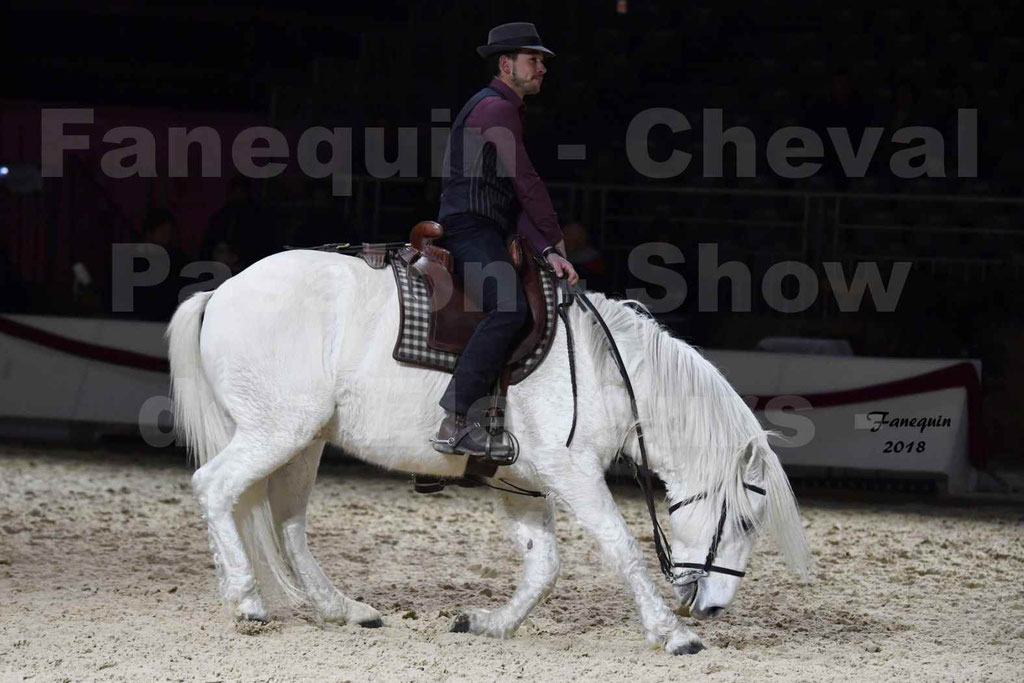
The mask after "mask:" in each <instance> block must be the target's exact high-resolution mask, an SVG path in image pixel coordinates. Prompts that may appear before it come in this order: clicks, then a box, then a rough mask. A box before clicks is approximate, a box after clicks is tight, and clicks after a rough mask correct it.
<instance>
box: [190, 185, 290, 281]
mask: <svg viewBox="0 0 1024 683" xmlns="http://www.w3.org/2000/svg"><path fill="white" fill-rule="evenodd" d="M218 245H222V247H221V250H222V251H223V247H227V248H228V250H229V251H231V252H233V253H234V254H235V255H237V256H238V261H239V263H238V265H239V267H238V270H241V269H242V268H244V267H246V266H248V265H250V264H252V263H255V262H256V261H259V260H260V259H261V258H263V257H264V256H268V255H270V254H272V253H274V252H275V251H278V250H279V248H280V246H281V244H280V240H279V239H278V238H277V235H276V234H275V231H274V230H273V228H272V226H271V224H270V222H269V221H268V220H267V219H266V215H265V212H264V211H263V210H262V209H261V207H259V206H258V205H257V203H256V197H255V193H254V190H253V186H252V181H251V180H250V179H248V178H245V177H243V176H236V177H235V178H232V180H231V183H230V184H229V186H228V196H227V200H226V201H225V203H224V206H223V207H222V208H221V209H220V210H219V211H218V212H217V213H215V214H214V215H213V218H211V219H210V225H209V226H208V227H207V229H206V235H205V236H204V239H203V257H204V258H206V259H209V260H214V261H217V260H220V259H218V258H216V256H215V255H214V252H215V250H216V249H217V248H218Z"/></svg>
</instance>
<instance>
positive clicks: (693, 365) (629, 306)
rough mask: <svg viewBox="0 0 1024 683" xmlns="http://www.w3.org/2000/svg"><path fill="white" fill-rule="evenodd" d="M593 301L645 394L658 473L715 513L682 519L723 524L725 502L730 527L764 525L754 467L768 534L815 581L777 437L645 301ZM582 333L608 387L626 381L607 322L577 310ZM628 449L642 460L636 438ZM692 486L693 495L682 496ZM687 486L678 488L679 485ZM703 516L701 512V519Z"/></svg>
mask: <svg viewBox="0 0 1024 683" xmlns="http://www.w3.org/2000/svg"><path fill="white" fill-rule="evenodd" d="M587 296H588V298H589V299H590V300H591V302H592V303H593V304H594V307H595V308H596V309H597V310H598V311H599V312H600V313H601V317H602V318H604V320H605V323H606V324H607V325H608V328H609V330H610V331H611V333H612V336H613V337H614V338H615V341H616V344H617V345H618V347H619V352H620V353H621V354H622V358H623V361H624V363H625V364H626V368H627V370H628V372H629V376H630V381H631V382H632V384H633V390H634V392H635V394H636V399H637V407H638V410H639V413H640V422H641V425H642V427H643V431H644V438H645V442H646V445H647V451H648V454H649V456H650V458H651V466H652V467H653V468H655V469H656V470H657V471H659V472H660V473H661V474H662V475H668V476H665V477H664V478H665V479H666V484H667V486H668V487H669V491H668V493H669V495H670V496H672V497H673V499H675V500H680V499H681V498H682V497H684V496H686V495H692V494H694V493H697V492H707V494H708V501H707V504H706V505H695V506H687V507H685V508H682V509H681V510H680V511H679V512H677V513H676V514H680V513H683V514H700V515H701V516H702V517H703V519H701V520H700V521H701V523H703V524H714V523H715V522H716V521H717V518H718V515H719V512H720V510H721V506H722V504H723V502H724V503H725V504H726V505H727V506H728V509H729V511H730V512H729V515H728V520H729V523H731V524H734V525H737V526H738V525H739V524H740V521H741V520H742V519H744V518H746V519H747V520H748V521H752V522H754V523H755V525H756V524H757V522H758V520H757V519H756V518H755V517H754V516H753V514H752V510H751V505H750V498H749V495H750V494H749V493H748V492H747V491H746V490H745V489H744V488H743V476H744V472H745V471H747V468H748V467H752V468H753V469H754V470H755V471H756V469H757V466H758V465H760V470H761V476H762V478H763V481H764V484H765V488H766V489H767V491H768V497H767V511H766V515H765V517H764V520H763V521H764V524H763V526H764V527H766V528H767V530H768V531H770V532H771V534H772V535H773V536H774V537H775V539H776V542H777V543H778V546H779V550H780V552H781V553H782V555H783V558H784V559H785V561H786V563H787V564H788V565H789V567H790V568H791V569H793V570H794V571H796V572H797V573H800V574H806V572H807V568H808V564H809V560H810V558H809V554H808V550H807V545H806V540H805V538H804V533H803V527H802V525H801V522H800V515H799V512H798V510H797V506H796V500H795V498H794V496H793V491H792V489H791V488H790V485H789V479H788V478H787V477H786V473H785V472H784V471H783V469H782V465H781V463H780V462H779V459H778V456H777V455H776V454H775V452H774V451H773V450H772V448H771V446H770V445H769V443H768V436H769V432H768V431H766V430H765V429H764V428H763V427H762V426H761V424H760V423H759V422H758V420H757V417H756V416H755V415H754V413H753V411H752V410H751V409H750V407H749V406H748V405H747V404H746V403H745V402H744V401H743V399H742V398H741V397H740V395H739V394H738V393H736V391H735V389H733V387H732V385H730V384H729V382H728V380H726V379H725V377H724V376H723V375H722V373H721V372H719V370H718V368H716V367H715V366H714V365H712V364H711V363H710V362H709V361H708V360H707V359H706V358H704V357H703V356H702V355H701V354H700V353H699V352H698V351H697V350H696V349H695V348H693V347H692V346H690V345H689V344H687V343H686V342H684V341H683V340H681V339H678V338H676V337H674V336H672V334H671V333H670V332H669V330H667V329H666V328H665V327H663V326H662V325H661V324H659V323H658V322H657V321H656V320H655V319H654V318H653V317H651V316H650V315H649V314H648V313H647V311H646V308H644V307H643V305H642V304H640V303H639V302H636V301H630V300H620V299H610V298H607V297H605V296H604V295H602V294H600V293H596V292H588V293H587ZM574 308H575V309H577V311H576V316H575V320H574V321H573V323H574V325H575V328H574V331H577V330H578V331H579V332H578V338H579V344H580V346H581V348H583V349H585V350H586V351H587V352H589V353H590V356H591V358H594V359H595V364H596V365H597V368H598V378H599V381H600V382H602V383H603V384H604V385H605V386H607V385H608V384H617V385H621V384H622V380H621V376H620V374H619V371H618V369H617V367H616V365H615V362H614V359H613V358H612V355H611V353H610V352H609V350H608V342H607V340H606V339H605V336H604V333H603V332H602V330H601V328H600V326H599V324H598V323H597V321H596V320H594V318H593V316H592V315H589V314H587V313H585V312H583V311H582V307H580V306H575V307H574ZM627 445H628V446H629V447H628V448H627V449H626V450H627V451H628V452H629V455H631V456H632V457H636V458H639V448H638V445H637V441H636V435H635V432H634V433H632V434H631V435H629V437H628V441H627ZM673 482H685V490H673V489H672V488H671V487H672V486H673ZM677 485H678V484H677ZM696 510H700V512H699V513H696V512H695V511H696Z"/></svg>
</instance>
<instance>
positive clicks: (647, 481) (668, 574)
mask: <svg viewBox="0 0 1024 683" xmlns="http://www.w3.org/2000/svg"><path fill="white" fill-rule="evenodd" d="M564 287H565V290H566V294H567V299H568V301H567V303H566V304H565V305H566V306H568V305H569V303H571V301H572V299H575V300H577V301H579V302H580V304H581V305H582V306H583V307H584V308H585V309H587V310H588V311H590V312H591V313H593V314H594V318H595V319H596V320H597V322H598V323H599V324H600V325H601V329H602V330H603V332H604V336H605V338H606V339H607V340H608V346H609V347H610V350H611V353H612V358H613V359H614V360H615V364H616V366H617V367H618V369H619V374H620V375H622V380H623V383H624V384H625V385H626V393H627V394H629V406H630V409H631V410H632V412H633V427H632V429H635V430H636V439H637V444H638V446H639V449H640V462H637V461H636V460H634V459H633V458H627V460H628V462H630V463H632V464H633V468H634V473H635V476H636V480H637V483H638V484H640V490H641V491H642V492H643V495H644V501H645V502H646V503H647V512H648V514H649V515H650V517H651V526H652V528H653V537H654V551H655V553H656V554H657V555H658V564H659V565H660V567H661V573H662V574H664V575H665V579H666V580H668V582H669V583H671V584H672V585H673V586H685V585H688V584H691V583H693V582H695V581H697V580H698V579H701V578H703V577H705V576H707V575H708V574H710V573H711V572H717V573H719V574H727V575H729V576H736V577H740V578H742V577H743V576H746V572H742V571H739V570H738V569H730V568H728V567H719V566H718V565H716V564H715V556H716V555H717V554H718V545H719V543H720V542H721V540H722V531H723V530H724V529H725V518H726V515H727V513H728V510H727V509H726V503H725V501H724V500H723V501H722V513H721V515H720V516H719V518H718V526H717V528H716V529H715V535H714V536H713V537H712V538H711V547H710V548H708V554H707V557H706V558H705V559H704V562H703V563H701V564H698V563H696V562H676V563H673V562H672V549H671V546H670V544H669V542H668V538H666V536H665V532H664V531H663V530H662V528H661V525H660V524H659V523H658V515H657V512H655V509H654V481H653V477H652V475H651V468H650V466H649V465H648V460H647V446H646V445H645V443H644V431H643V428H642V427H641V426H640V412H639V410H638V409H637V404H636V395H635V394H634V393H633V383H632V382H630V381H629V373H628V372H627V371H626V364H625V363H624V362H623V361H622V355H621V354H620V353H619V348H618V346H616V344H615V339H614V338H613V337H612V333H611V330H610V329H608V324H607V323H605V321H604V318H602V317H601V314H600V313H599V312H598V310H597V307H595V306H594V304H593V303H591V301H590V299H588V298H587V296H586V294H584V293H583V291H582V290H579V289H577V290H575V292H573V293H572V295H571V297H570V296H568V295H569V291H570V288H569V286H568V284H567V283H565V284H564ZM559 313H560V314H561V313H562V309H561V308H560V309H559ZM562 320H563V322H564V323H565V328H566V331H567V332H568V330H569V324H568V322H569V321H568V320H567V317H563V318H562ZM571 343H572V338H571V337H569V344H570V346H569V365H570V368H569V369H570V375H571V378H572V388H573V420H572V430H571V431H570V433H569V439H568V440H567V441H566V444H565V445H566V447H568V446H569V444H570V443H571V442H572V435H573V432H575V430H576V378H575V368H574V367H573V366H574V363H573V353H572V346H571ZM622 447H623V448H624V447H625V439H624V440H623V444H622ZM619 453H620V454H621V453H622V448H620V449H619ZM743 488H744V489H746V490H748V491H753V492H754V493H758V494H760V495H762V496H764V495H767V492H766V491H765V490H764V489H763V488H761V487H760V486H754V485H753V484H748V483H747V482H743ZM707 495H708V493H707V491H703V492H701V493H697V494H694V495H692V496H689V497H688V498H685V499H683V500H681V501H679V502H678V503H673V504H672V505H671V506H669V509H668V513H669V515H670V516H671V515H672V513H673V512H675V511H676V510H678V509H679V508H681V507H683V506H685V505H689V504H690V503H695V502H697V501H698V500H702V499H704V498H706V497H707ZM677 568H678V569H684V570H690V571H686V572H684V573H681V574H676V572H675V570H676V569H677Z"/></svg>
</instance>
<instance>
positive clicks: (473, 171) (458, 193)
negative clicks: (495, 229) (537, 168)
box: [437, 87, 520, 232]
mask: <svg viewBox="0 0 1024 683" xmlns="http://www.w3.org/2000/svg"><path fill="white" fill-rule="evenodd" d="M495 95H497V96H498V97H502V94H501V93H500V92H498V91H497V90H494V89H493V88H490V87H487V88H484V89H483V90H481V91H480V92H478V93H477V94H475V95H473V97H471V98H470V100H469V102H466V105H465V106H464V107H463V108H462V111H460V112H459V115H458V116H457V117H456V118H455V123H454V124H452V130H451V133H450V135H449V137H448V146H447V149H446V150H445V154H444V165H443V166H442V169H443V171H442V173H443V174H444V175H443V179H442V181H441V209H440V211H439V212H438V215H437V222H438V223H440V224H441V225H442V226H443V225H444V224H445V220H446V219H448V218H449V217H451V216H455V215H458V214H471V215H476V216H483V217H484V218H488V219H490V220H491V221H493V222H495V223H497V224H498V226H499V227H501V228H502V229H503V230H505V231H506V232H509V231H511V230H514V228H515V220H516V218H517V217H518V215H519V210H520V207H519V200H518V199H517V198H516V191H515V187H513V185H512V179H511V178H509V177H507V176H506V174H505V171H504V170H503V165H502V163H501V161H500V160H499V159H498V150H497V147H495V145H494V143H493V142H485V141H484V139H483V137H482V136H481V135H480V133H479V131H473V130H468V129H467V128H466V118H467V117H468V116H469V114H470V112H472V111H473V108H474V107H475V106H476V105H477V104H479V103H480V100H482V99H484V98H485V97H494V96H495Z"/></svg>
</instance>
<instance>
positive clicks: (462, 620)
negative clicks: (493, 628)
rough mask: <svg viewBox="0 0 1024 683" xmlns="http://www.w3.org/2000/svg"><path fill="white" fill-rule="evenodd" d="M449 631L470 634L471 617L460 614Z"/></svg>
mask: <svg viewBox="0 0 1024 683" xmlns="http://www.w3.org/2000/svg"><path fill="white" fill-rule="evenodd" d="M448 630H449V631H450V632H452V633H469V615H468V614H460V615H459V616H457V617H455V621H453V622H452V625H451V627H450V628H449V629H448Z"/></svg>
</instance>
